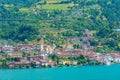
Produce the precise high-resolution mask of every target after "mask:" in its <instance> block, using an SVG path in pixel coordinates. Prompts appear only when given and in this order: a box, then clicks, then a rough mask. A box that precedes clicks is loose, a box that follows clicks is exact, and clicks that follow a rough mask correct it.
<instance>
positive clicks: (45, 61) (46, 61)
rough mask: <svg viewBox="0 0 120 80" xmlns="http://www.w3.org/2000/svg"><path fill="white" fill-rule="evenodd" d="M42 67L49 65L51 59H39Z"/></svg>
mask: <svg viewBox="0 0 120 80" xmlns="http://www.w3.org/2000/svg"><path fill="white" fill-rule="evenodd" d="M39 62H40V63H41V66H42V67H48V66H50V65H51V63H52V61H51V60H49V59H44V60H39Z"/></svg>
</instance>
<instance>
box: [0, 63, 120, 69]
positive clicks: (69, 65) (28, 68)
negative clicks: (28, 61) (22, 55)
mask: <svg viewBox="0 0 120 80" xmlns="http://www.w3.org/2000/svg"><path fill="white" fill-rule="evenodd" d="M112 65H119V64H111V65H75V66H74V65H69V66H67V65H66V66H54V67H41V68H1V69H0V70H17V69H23V70H24V69H54V68H64V67H87V66H90V67H93V66H112Z"/></svg>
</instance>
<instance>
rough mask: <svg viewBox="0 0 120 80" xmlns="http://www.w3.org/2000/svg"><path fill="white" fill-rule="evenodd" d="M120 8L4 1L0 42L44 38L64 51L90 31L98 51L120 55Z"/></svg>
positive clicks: (83, 2) (105, 2)
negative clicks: (119, 52) (118, 52)
mask: <svg viewBox="0 0 120 80" xmlns="http://www.w3.org/2000/svg"><path fill="white" fill-rule="evenodd" d="M24 3H26V4H24ZM119 4H120V0H18V1H16V0H9V1H8V0H0V18H1V19H2V20H1V22H0V38H1V40H8V39H11V40H13V41H15V42H20V41H22V42H25V41H28V42H32V41H33V42H34V41H37V42H39V40H41V39H43V38H44V41H45V43H46V44H50V45H51V44H55V45H57V46H58V47H61V45H63V44H66V39H67V38H79V39H80V40H81V38H82V31H83V30H84V29H89V30H90V31H91V32H92V33H93V36H94V40H93V41H91V45H92V46H94V47H95V49H96V51H98V52H105V51H120V33H119V32H118V31H116V30H118V29H119V28H120V27H119V25H120V24H119V19H120V15H119V13H120V5H119ZM3 19H4V20H3ZM6 19H15V20H16V19H21V20H22V21H19V20H18V21H9V20H6ZM24 20H28V21H24ZM26 26H27V29H26V28H23V27H26ZM28 26H29V27H30V29H29V27H28ZM21 28H22V30H23V33H21V32H20V30H21ZM32 30H34V32H31V31H32ZM25 33H28V34H25ZM28 35H29V36H28ZM69 44H81V43H77V42H74V43H69ZM98 45H100V46H102V48H100V49H99V48H97V46H98Z"/></svg>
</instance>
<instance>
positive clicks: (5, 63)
mask: <svg viewBox="0 0 120 80" xmlns="http://www.w3.org/2000/svg"><path fill="white" fill-rule="evenodd" d="M93 39H94V37H93V36H92V33H91V32H90V31H89V30H88V29H85V30H84V31H83V37H82V39H81V42H82V44H80V45H71V44H68V45H66V46H65V47H64V48H57V47H56V46H55V45H47V44H44V42H43V41H41V42H40V43H39V44H32V43H31V44H25V43H16V44H14V45H11V44H10V42H8V43H0V68H42V67H57V66H70V65H72V66H76V65H80V66H82V65H110V64H115V63H120V54H119V53H117V52H114V53H113V52H111V53H98V52H96V51H95V50H94V47H93V46H91V45H90V40H93ZM66 41H68V42H78V43H79V41H80V40H79V39H78V38H68V39H67V40H66ZM99 47H100V46H98V48H99Z"/></svg>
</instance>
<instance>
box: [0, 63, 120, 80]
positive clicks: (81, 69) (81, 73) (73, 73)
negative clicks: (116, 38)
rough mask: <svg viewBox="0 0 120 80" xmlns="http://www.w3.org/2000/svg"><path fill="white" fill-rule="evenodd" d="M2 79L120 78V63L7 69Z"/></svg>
mask: <svg viewBox="0 0 120 80" xmlns="http://www.w3.org/2000/svg"><path fill="white" fill-rule="evenodd" d="M0 80H120V65H111V66H76V67H75V66H73V67H58V68H46V69H11V70H9V69H6V70H0Z"/></svg>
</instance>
